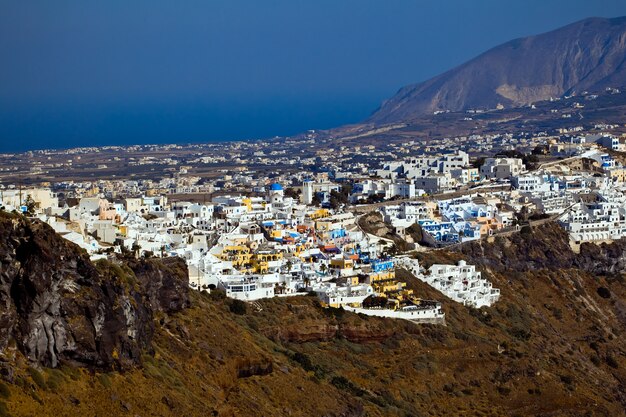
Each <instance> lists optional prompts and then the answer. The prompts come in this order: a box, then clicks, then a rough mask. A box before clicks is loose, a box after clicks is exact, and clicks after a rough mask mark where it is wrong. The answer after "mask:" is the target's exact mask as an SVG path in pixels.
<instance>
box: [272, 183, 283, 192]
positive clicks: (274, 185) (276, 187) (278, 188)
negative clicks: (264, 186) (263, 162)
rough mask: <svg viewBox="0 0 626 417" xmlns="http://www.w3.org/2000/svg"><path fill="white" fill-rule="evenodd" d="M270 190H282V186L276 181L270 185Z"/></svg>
mask: <svg viewBox="0 0 626 417" xmlns="http://www.w3.org/2000/svg"><path fill="white" fill-rule="evenodd" d="M270 190H271V191H283V186H282V185H280V184H278V183H274V184H272V185H271V186H270Z"/></svg>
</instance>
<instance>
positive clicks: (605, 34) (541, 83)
mask: <svg viewBox="0 0 626 417" xmlns="http://www.w3.org/2000/svg"><path fill="white" fill-rule="evenodd" d="M623 85H626V17H621V18H614V19H603V18H591V19H585V20H582V21H580V22H576V23H573V24H571V25H568V26H565V27H563V28H560V29H557V30H554V31H552V32H548V33H544V34H541V35H537V36H529V37H525V38H520V39H516V40H513V41H510V42H507V43H505V44H502V45H500V46H497V47H495V48H493V49H491V50H489V51H487V52H485V53H483V54H482V55H480V56H478V57H476V58H474V59H472V60H471V61H469V62H467V63H465V64H462V65H460V66H459V67H457V68H454V69H452V70H450V71H448V72H446V73H444V74H441V75H439V76H436V77H434V78H432V79H430V80H427V81H424V82H421V83H418V84H413V85H409V86H406V87H403V88H401V89H400V90H399V91H398V92H397V93H396V95H394V96H393V97H391V98H390V99H389V100H387V101H385V102H384V103H383V104H382V106H381V107H380V109H378V110H377V111H376V112H375V113H374V114H373V115H372V116H371V117H370V118H369V119H368V120H367V122H370V123H374V124H388V123H397V122H405V121H408V120H412V119H414V118H416V117H419V116H421V115H424V114H432V113H433V112H434V111H436V110H450V111H463V110H466V109H475V108H480V109H493V108H495V107H496V106H497V105H499V104H501V105H503V106H505V107H507V108H510V107H516V106H520V105H523V104H528V103H533V102H536V101H541V100H547V99H549V98H550V97H560V96H563V95H568V94H572V93H574V92H576V93H580V92H582V91H591V92H596V91H601V90H604V89H605V88H606V87H619V86H623Z"/></svg>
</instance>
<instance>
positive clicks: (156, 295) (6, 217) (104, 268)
mask: <svg viewBox="0 0 626 417" xmlns="http://www.w3.org/2000/svg"><path fill="white" fill-rule="evenodd" d="M188 305H189V299H188V276H187V269H186V265H185V263H184V261H182V260H180V259H167V260H164V261H157V260H141V261H139V260H132V261H130V262H128V263H124V262H119V263H114V262H109V261H99V262H97V263H96V264H93V263H92V262H90V260H89V257H88V256H87V254H86V253H85V252H84V251H82V250H81V249H80V248H78V247H77V246H76V245H74V244H72V243H70V242H68V241H66V240H64V239H63V238H62V237H61V236H59V235H58V234H56V233H55V232H54V231H53V230H52V228H50V227H49V226H48V225H46V224H45V223H42V222H38V221H33V222H31V221H29V220H27V219H25V218H23V217H21V216H17V215H11V214H6V213H0V352H2V353H3V354H4V355H8V354H10V352H11V351H12V347H13V346H15V347H16V348H17V349H19V351H21V353H23V354H24V356H26V357H27V358H28V359H29V360H30V361H31V362H33V363H37V364H40V365H44V366H50V367H56V366H57V365H59V364H60V363H69V364H73V365H78V366H88V367H91V368H100V369H123V368H127V367H129V366H133V365H135V364H139V363H140V362H141V354H142V353H143V352H151V350H152V346H151V341H152V337H153V334H154V313H155V312H157V311H161V312H164V313H173V312H176V311H180V310H181V309H183V308H185V307H187V306H188Z"/></svg>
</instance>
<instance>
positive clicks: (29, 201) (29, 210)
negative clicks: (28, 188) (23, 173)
mask: <svg viewBox="0 0 626 417" xmlns="http://www.w3.org/2000/svg"><path fill="white" fill-rule="evenodd" d="M24 206H26V214H28V215H29V216H32V215H33V214H35V209H36V208H37V203H36V202H35V200H33V198H32V197H31V196H30V194H29V195H27V196H26V200H24Z"/></svg>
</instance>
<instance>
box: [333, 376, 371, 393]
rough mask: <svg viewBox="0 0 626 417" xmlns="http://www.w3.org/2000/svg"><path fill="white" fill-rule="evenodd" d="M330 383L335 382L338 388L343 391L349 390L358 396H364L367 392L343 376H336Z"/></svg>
mask: <svg viewBox="0 0 626 417" xmlns="http://www.w3.org/2000/svg"><path fill="white" fill-rule="evenodd" d="M330 383H331V384H333V385H334V386H335V387H336V388H338V389H340V390H343V391H348V392H350V393H352V394H354V395H356V396H358V397H362V396H363V395H364V394H365V391H363V390H362V389H361V388H359V387H357V386H356V385H354V384H353V383H352V381H350V380H349V379H348V378H346V377H343V376H334V377H333V378H332V379H331V380H330Z"/></svg>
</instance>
